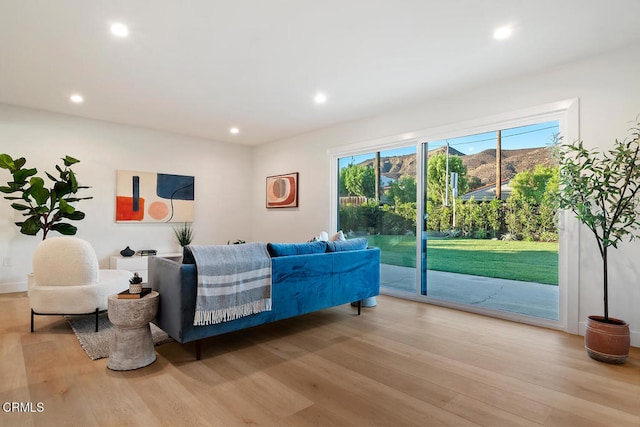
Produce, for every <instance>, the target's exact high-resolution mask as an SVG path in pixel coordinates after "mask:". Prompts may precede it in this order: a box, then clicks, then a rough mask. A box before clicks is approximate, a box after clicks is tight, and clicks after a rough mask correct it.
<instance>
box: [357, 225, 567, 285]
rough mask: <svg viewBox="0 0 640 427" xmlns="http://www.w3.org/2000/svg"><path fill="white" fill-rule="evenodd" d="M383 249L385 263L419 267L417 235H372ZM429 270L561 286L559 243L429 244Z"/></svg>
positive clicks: (372, 242) (436, 241) (439, 241)
mask: <svg viewBox="0 0 640 427" xmlns="http://www.w3.org/2000/svg"><path fill="white" fill-rule="evenodd" d="M367 239H368V240H369V245H370V246H377V247H379V248H380V249H381V251H382V252H381V258H382V263H384V264H392V265H401V266H405V267H415V266H416V246H415V245H416V239H415V237H413V236H368V237H367ZM427 268H428V269H429V270H439V271H449V272H452V273H461V274H472V275H475V276H485V277H497V278H501V279H512V280H521V281H524V282H537V283H546V284H550V285H557V284H558V244H557V243H547V242H521V241H502V240H478V239H437V238H436V239H434V238H430V239H429V240H428V241H427Z"/></svg>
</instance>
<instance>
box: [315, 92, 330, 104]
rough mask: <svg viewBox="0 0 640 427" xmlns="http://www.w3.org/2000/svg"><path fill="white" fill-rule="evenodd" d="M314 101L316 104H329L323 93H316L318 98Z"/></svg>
mask: <svg viewBox="0 0 640 427" xmlns="http://www.w3.org/2000/svg"><path fill="white" fill-rule="evenodd" d="M313 101H314V102H315V103H316V104H324V103H325V102H327V95H325V94H324V93H322V92H318V93H316V96H314V97H313Z"/></svg>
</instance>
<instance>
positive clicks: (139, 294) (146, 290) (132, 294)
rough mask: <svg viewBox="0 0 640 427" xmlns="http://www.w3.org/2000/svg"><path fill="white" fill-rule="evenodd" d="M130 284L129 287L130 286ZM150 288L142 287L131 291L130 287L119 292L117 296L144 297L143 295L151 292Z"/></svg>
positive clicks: (124, 297) (128, 297)
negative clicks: (138, 290) (137, 290)
mask: <svg viewBox="0 0 640 427" xmlns="http://www.w3.org/2000/svg"><path fill="white" fill-rule="evenodd" d="M131 286H133V285H130V286H129V288H131ZM151 291H152V289H151V288H142V290H141V291H140V292H131V290H130V289H126V290H124V291H122V292H120V293H119V294H118V298H120V299H140V298H142V297H144V296H145V295H147V294H149V293H151Z"/></svg>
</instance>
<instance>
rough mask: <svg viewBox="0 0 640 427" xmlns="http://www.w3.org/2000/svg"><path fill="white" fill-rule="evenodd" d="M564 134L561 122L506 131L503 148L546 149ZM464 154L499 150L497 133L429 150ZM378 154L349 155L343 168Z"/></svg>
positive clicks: (389, 154) (435, 143) (342, 161)
mask: <svg viewBox="0 0 640 427" xmlns="http://www.w3.org/2000/svg"><path fill="white" fill-rule="evenodd" d="M559 131H560V124H559V123H558V122H557V121H552V122H544V123H537V124H535V125H529V126H520V127H517V128H512V129H503V130H502V138H501V139H502V149H503V150H515V149H519V148H536V147H545V146H548V145H550V144H551V142H552V137H553V135H554V134H557V133H558V132H559ZM447 141H448V142H449V146H450V147H452V148H455V149H456V150H458V151H460V152H462V153H464V154H476V153H480V152H482V151H484V150H486V149H489V148H496V132H495V131H494V132H486V133H479V134H474V135H469V136H463V137H459V138H450V139H446V140H441V141H433V142H431V141H430V142H429V150H433V149H436V148H439V147H443V146H444V145H446V143H447ZM415 152H416V148H415V146H410V147H405V148H397V149H393V150H387V151H382V152H380V156H381V157H392V156H402V155H405V154H415ZM374 157H375V153H373V152H372V153H367V154H362V155H358V156H348V157H343V158H341V159H340V162H339V166H340V168H343V167H345V166H348V165H349V164H350V163H354V164H358V163H360V162H363V161H365V160H368V159H373V158H374Z"/></svg>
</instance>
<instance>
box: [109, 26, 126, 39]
mask: <svg viewBox="0 0 640 427" xmlns="http://www.w3.org/2000/svg"><path fill="white" fill-rule="evenodd" d="M111 34H113V35H114V36H116V37H127V36H128V35H129V28H127V26H126V25H124V24H123V23H122V22H114V23H113V24H111Z"/></svg>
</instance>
